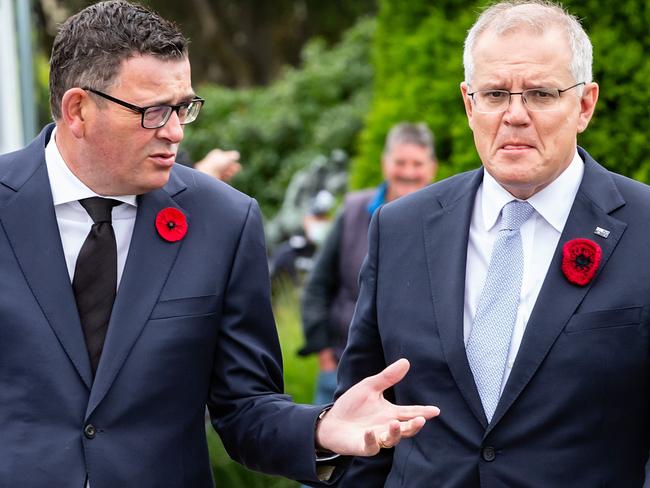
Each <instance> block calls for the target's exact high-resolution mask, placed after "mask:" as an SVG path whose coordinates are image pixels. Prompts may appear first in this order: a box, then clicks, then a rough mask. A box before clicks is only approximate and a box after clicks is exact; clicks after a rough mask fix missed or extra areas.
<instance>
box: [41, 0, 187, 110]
mask: <svg viewBox="0 0 650 488" xmlns="http://www.w3.org/2000/svg"><path fill="white" fill-rule="evenodd" d="M188 44H189V41H188V40H187V39H186V38H185V37H184V36H183V34H181V32H180V30H179V29H178V27H177V26H176V25H175V24H174V23H173V22H170V21H168V20H165V19H163V18H162V17H160V16H159V15H158V14H156V13H154V12H152V11H150V10H147V9H146V8H145V7H143V6H141V5H138V4H133V3H129V2H126V1H123V0H111V1H106V2H99V3H96V4H94V5H90V6H89V7H86V8H85V9H83V10H81V11H80V12H79V13H77V14H75V15H73V16H72V17H70V18H69V19H67V20H66V21H65V22H64V23H63V24H62V25H61V27H60V28H59V32H58V34H57V36H56V38H55V39H54V44H53V46H52V56H51V58H50V109H51V110H52V116H53V117H54V119H55V120H57V119H59V118H61V99H62V98H63V94H64V93H65V92H66V91H67V90H69V89H70V88H74V87H80V88H83V87H85V86H89V87H92V88H94V89H95V90H102V91H103V90H105V89H106V88H107V87H109V86H110V85H111V84H112V83H113V82H114V81H115V78H116V77H117V74H118V72H119V69H120V65H121V64H122V62H123V61H124V60H126V59H128V58H131V57H133V56H137V55H152V56H155V57H157V58H159V59H162V60H173V59H179V60H180V59H183V58H185V57H187V55H188Z"/></svg>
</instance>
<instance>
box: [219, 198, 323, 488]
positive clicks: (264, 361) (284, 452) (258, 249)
mask: <svg viewBox="0 0 650 488" xmlns="http://www.w3.org/2000/svg"><path fill="white" fill-rule="evenodd" d="M263 236H264V234H263V230H262V221H261V216H260V212H259V209H258V206H257V203H256V202H255V201H254V200H252V201H251V202H250V207H249V209H248V214H247V216H246V219H245V222H244V223H243V227H242V229H241V234H240V238H239V244H238V246H237V249H236V252H235V255H234V258H233V262H232V267H231V271H230V276H229V279H228V285H227V288H226V293H225V296H224V299H223V312H222V317H221V324H220V333H219V338H218V341H217V344H216V352H215V356H214V367H213V373H212V380H211V386H210V394H209V399H208V407H209V410H210V414H211V418H212V424H213V426H214V428H215V430H216V431H217V432H218V434H219V436H220V437H221V439H222V441H223V444H224V446H225V448H226V450H227V451H228V454H229V455H230V456H231V457H232V458H233V459H234V460H236V461H238V462H241V463H242V464H244V465H246V466H248V467H249V468H251V469H254V470H257V471H262V472H265V473H268V474H273V475H279V476H285V477H288V478H293V479H297V480H303V481H308V482H310V483H313V484H315V482H316V481H317V479H318V478H317V475H316V463H315V450H314V426H315V422H316V417H317V416H318V414H319V412H320V410H321V409H320V408H319V407H313V406H311V405H296V404H294V403H293V402H292V401H291V398H290V397H288V396H287V395H284V394H283V390H284V385H283V380H282V357H281V351H280V345H279V341H278V337H277V331H276V327H275V321H274V319H273V314H272V311H271V301H270V282H269V276H268V267H267V261H266V250H265V245H264V237H263Z"/></svg>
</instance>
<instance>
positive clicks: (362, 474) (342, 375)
mask: <svg viewBox="0 0 650 488" xmlns="http://www.w3.org/2000/svg"><path fill="white" fill-rule="evenodd" d="M380 214H381V209H379V210H377V211H376V212H375V213H374V215H373V217H372V220H371V222H370V229H369V231H368V244H369V246H368V255H367V256H366V259H365V260H364V263H363V266H362V267H361V273H360V289H359V298H358V300H357V306H356V309H355V312H354V317H353V318H352V323H351V325H350V334H349V337H348V344H347V347H346V348H345V351H344V352H343V356H342V357H341V362H340V364H339V369H338V389H337V391H336V395H335V396H336V398H338V397H339V396H340V395H341V394H342V393H343V392H345V391H346V390H347V389H348V388H350V387H351V386H352V385H354V384H356V383H357V382H359V381H361V380H362V379H363V378H365V377H367V376H370V375H374V374H377V373H379V372H380V371H381V370H382V369H384V368H385V367H386V361H385V358H384V350H383V347H382V342H381V336H380V333H379V324H378V317H377V303H376V297H377V279H378V271H379V270H378V267H379V263H380V259H379V258H380V254H381V253H380V232H379V227H380V226H379V221H380ZM385 397H386V398H387V399H388V400H389V401H391V402H394V401H395V399H394V394H393V392H392V390H387V391H386V392H385ZM392 461H393V449H383V450H382V451H381V452H380V453H379V454H377V455H376V456H373V457H370V458H361V457H357V458H354V460H353V461H352V464H351V465H350V467H349V468H348V470H347V471H346V472H345V474H344V475H343V477H342V478H341V480H340V481H339V483H337V484H336V486H337V487H346V488H353V487H359V486H384V484H385V481H386V477H387V476H388V473H389V471H390V469H391V465H392Z"/></svg>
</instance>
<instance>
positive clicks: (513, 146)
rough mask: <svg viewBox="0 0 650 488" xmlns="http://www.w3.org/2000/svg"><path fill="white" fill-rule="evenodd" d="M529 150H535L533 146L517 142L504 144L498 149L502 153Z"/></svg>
mask: <svg viewBox="0 0 650 488" xmlns="http://www.w3.org/2000/svg"><path fill="white" fill-rule="evenodd" d="M529 149H535V146H533V145H531V144H527V143H525V142H519V141H513V142H506V143H505V144H502V145H501V146H500V147H499V150H502V151H526V150H529Z"/></svg>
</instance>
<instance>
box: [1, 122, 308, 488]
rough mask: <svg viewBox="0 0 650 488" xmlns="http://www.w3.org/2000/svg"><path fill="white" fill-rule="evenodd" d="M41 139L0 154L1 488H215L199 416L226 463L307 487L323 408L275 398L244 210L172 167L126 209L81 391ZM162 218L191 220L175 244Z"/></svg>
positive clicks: (253, 221) (264, 299)
mask: <svg viewBox="0 0 650 488" xmlns="http://www.w3.org/2000/svg"><path fill="white" fill-rule="evenodd" d="M51 130H52V126H49V127H47V128H46V129H44V130H43V132H42V133H41V134H40V135H39V136H38V137H37V139H35V140H34V141H33V142H32V143H31V144H30V145H29V146H28V147H27V148H25V149H23V150H20V151H18V152H14V153H11V154H7V155H4V156H1V157H0V487H3V488H4V487H11V488H14V487H20V488H43V487H45V486H52V487H73V488H82V487H83V486H84V480H85V479H86V476H88V478H89V480H90V486H91V487H92V488H116V487H139V488H141V487H152V488H153V487H188V488H202V487H211V486H213V481H212V474H211V469H210V464H209V459H208V450H207V444H206V439H205V425H204V412H205V406H206V403H207V405H208V406H209V408H210V412H211V414H212V419H213V424H214V427H215V428H216V430H217V432H218V433H219V435H220V436H221V438H222V440H223V442H224V444H225V446H226V449H227V450H228V452H229V454H230V455H231V456H232V457H233V458H235V459H236V460H238V461H241V462H243V463H245V464H247V465H248V466H250V467H252V468H254V469H258V470H262V471H266V472H268V473H272V474H280V475H284V476H288V477H292V478H297V479H301V480H315V479H316V473H315V463H314V457H315V454H314V438H313V431H314V424H315V419H316V416H317V415H318V413H319V411H320V409H319V408H317V407H311V406H309V407H308V406H296V405H294V404H293V403H291V402H290V400H289V398H288V397H287V396H285V395H283V394H282V391H283V381H282V365H281V356H280V348H279V344H278V339H277V334H276V328H275V323H274V320H273V316H272V313H271V306H270V300H269V282H268V270H267V261H266V252H265V247H264V239H263V232H262V224H261V218H260V213H259V210H258V207H257V204H256V203H255V201H254V200H253V199H251V198H249V197H247V196H246V195H243V194H242V193H240V192H238V191H236V190H234V189H232V188H231V187H229V186H228V185H226V184H223V183H221V182H219V181H216V180H215V179H213V178H210V177H207V176H205V175H202V174H200V173H198V172H196V171H194V170H191V169H188V168H185V167H182V166H179V165H176V166H175V167H174V168H173V170H172V173H171V176H170V179H169V182H168V184H167V185H166V186H165V187H164V188H162V189H159V190H156V191H152V192H150V193H146V194H144V195H140V196H139V197H138V210H137V218H136V222H135V228H134V231H133V237H132V240H131V244H130V248H129V252H128V258H127V261H126V265H125V268H124V274H123V277H122V281H121V283H120V286H119V290H118V292H117V298H116V300H115V304H114V307H113V311H112V315H111V319H110V324H109V327H108V334H107V337H106V342H105V346H104V350H103V354H102V357H101V362H100V363H99V369H98V371H97V375H96V377H95V378H94V381H93V378H92V373H91V368H90V362H89V359H88V353H87V351H86V346H85V343H84V337H83V333H82V329H81V325H80V322H79V317H78V314H77V309H76V305H75V299H74V295H73V291H72V287H71V284H70V278H69V276H68V272H67V270H66V264H65V258H64V255H63V250H62V245H61V239H60V234H59V229H58V226H57V221H56V217H55V213H54V207H53V203H52V194H51V190H50V185H49V181H48V175H47V170H46V166H45V157H44V148H45V145H46V143H47V141H48V139H49V136H50V134H51ZM166 207H175V208H178V209H180V210H181V211H182V212H183V213H184V214H185V215H186V217H187V221H188V225H189V228H188V232H187V235H186V236H185V238H184V239H182V240H181V241H178V242H173V243H171V242H167V241H165V240H163V239H162V238H161V237H160V236H159V235H158V234H157V232H156V228H155V225H154V221H155V218H156V214H157V213H158V212H159V211H160V210H162V209H164V208H166ZM89 425H92V426H93V427H94V432H92V429H90V430H88V429H86V426H89ZM85 431H86V434H84V432H85Z"/></svg>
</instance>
